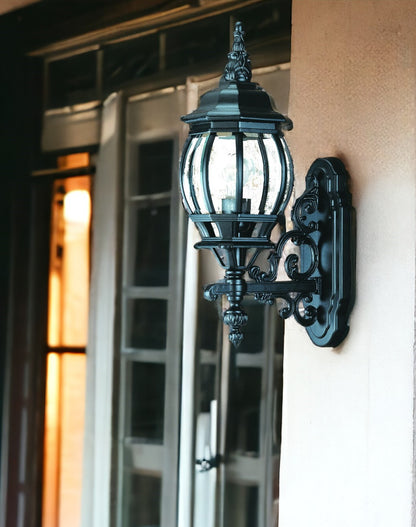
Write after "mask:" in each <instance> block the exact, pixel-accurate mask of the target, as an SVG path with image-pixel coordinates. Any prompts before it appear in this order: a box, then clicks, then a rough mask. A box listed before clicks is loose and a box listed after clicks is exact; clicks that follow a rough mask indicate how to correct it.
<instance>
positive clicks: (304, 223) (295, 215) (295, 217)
mask: <svg viewBox="0 0 416 527" xmlns="http://www.w3.org/2000/svg"><path fill="white" fill-rule="evenodd" d="M318 203H319V183H318V180H317V179H316V178H314V179H313V184H312V185H311V187H310V188H309V189H308V190H307V191H306V192H304V193H303V195H302V196H301V197H300V198H299V199H297V200H296V202H295V204H294V206H293V209H292V221H293V223H294V224H295V225H296V227H297V228H298V229H299V230H301V231H302V232H304V233H305V234H307V233H310V232H313V231H316V230H317V228H318V225H317V223H316V222H315V221H309V222H308V217H310V216H311V215H312V214H314V213H315V212H316V211H317V210H318Z"/></svg>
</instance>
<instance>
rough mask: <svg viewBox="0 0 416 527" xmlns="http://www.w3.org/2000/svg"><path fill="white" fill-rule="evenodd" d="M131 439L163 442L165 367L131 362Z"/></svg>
mask: <svg viewBox="0 0 416 527" xmlns="http://www.w3.org/2000/svg"><path fill="white" fill-rule="evenodd" d="M130 364H131V400H130V406H131V419H130V423H129V426H128V428H129V433H130V435H131V437H133V438H136V439H140V440H142V441H144V442H151V443H163V425H164V417H165V408H164V407H165V366H164V365H163V364H154V363H147V362H131V363H130Z"/></svg>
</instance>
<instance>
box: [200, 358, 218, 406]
mask: <svg viewBox="0 0 416 527" xmlns="http://www.w3.org/2000/svg"><path fill="white" fill-rule="evenodd" d="M215 370H216V368H215V366H214V365H213V364H201V366H200V372H199V375H200V385H199V389H200V402H199V411H200V412H209V411H210V408H211V401H213V400H214V399H215V398H216V396H215Z"/></svg>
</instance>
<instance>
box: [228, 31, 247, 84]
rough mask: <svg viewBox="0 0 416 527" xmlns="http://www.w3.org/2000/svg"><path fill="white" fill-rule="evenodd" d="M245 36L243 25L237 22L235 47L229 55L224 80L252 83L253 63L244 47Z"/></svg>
mask: <svg viewBox="0 0 416 527" xmlns="http://www.w3.org/2000/svg"><path fill="white" fill-rule="evenodd" d="M244 35H245V32H244V31H243V24H242V23H241V22H236V24H235V29H234V42H233V47H232V49H231V51H230V53H228V64H227V65H226V66H225V71H224V79H225V80H227V81H237V82H250V81H251V61H250V59H249V58H248V53H247V51H246V47H245V45H244Z"/></svg>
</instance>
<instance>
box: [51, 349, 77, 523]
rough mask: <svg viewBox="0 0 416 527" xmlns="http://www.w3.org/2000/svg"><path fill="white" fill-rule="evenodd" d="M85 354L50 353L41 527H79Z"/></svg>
mask: <svg viewBox="0 0 416 527" xmlns="http://www.w3.org/2000/svg"><path fill="white" fill-rule="evenodd" d="M85 366H86V355H85V354H84V353H53V352H51V353H48V359H47V383H46V412H45V440H44V448H45V450H44V452H45V453H44V461H43V463H44V465H43V466H44V475H43V503H42V527H78V526H79V525H80V520H81V478H82V452H83V434H84V412H85Z"/></svg>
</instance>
